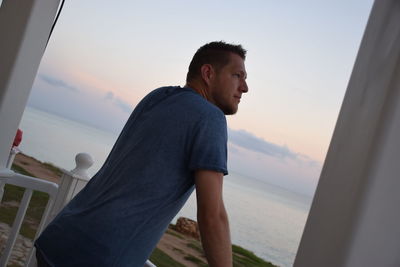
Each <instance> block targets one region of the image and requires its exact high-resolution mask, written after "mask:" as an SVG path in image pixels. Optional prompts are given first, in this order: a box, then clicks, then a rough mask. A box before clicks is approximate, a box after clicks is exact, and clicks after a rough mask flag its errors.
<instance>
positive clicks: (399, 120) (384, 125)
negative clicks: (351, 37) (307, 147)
mask: <svg viewBox="0 0 400 267" xmlns="http://www.w3.org/2000/svg"><path fill="white" fill-rule="evenodd" d="M399 136H400V1H398V0H385V1H381V0H379V1H376V2H375V4H374V6H373V9H372V11H371V15H370V18H369V21H368V24H367V28H366V30H365V33H364V37H363V40H362V43H361V46H360V50H359V54H358V56H357V60H356V63H355V66H354V69H353V73H352V75H351V78H350V82H349V85H348V89H347V92H346V95H345V99H344V102H343V105H342V108H341V111H340V114H339V118H338V121H337V124H336V128H335V131H334V134H333V138H332V141H331V144H330V147H329V151H328V155H327V158H326V160H325V163H324V167H323V170H322V173H321V177H320V181H319V184H318V187H317V191H316V194H315V197H314V200H313V204H312V207H311V211H310V215H309V218H308V220H307V224H306V227H305V231H304V233H303V237H302V240H301V243H300V247H299V250H298V253H297V256H296V260H295V264H294V266H295V267H302V266H304V267H314V266H315V267H320V266H324V267H330V266H332V267H341V266H348V267H368V266H400V253H399V251H400V212H399V208H398V205H399V203H400V193H399V191H400V139H399Z"/></svg>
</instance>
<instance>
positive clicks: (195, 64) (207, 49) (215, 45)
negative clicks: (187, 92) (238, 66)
mask: <svg viewBox="0 0 400 267" xmlns="http://www.w3.org/2000/svg"><path fill="white" fill-rule="evenodd" d="M231 53H234V54H236V55H238V56H240V57H241V58H242V59H243V60H245V59H246V50H245V49H243V47H242V46H241V45H234V44H228V43H225V42H223V41H219V42H211V43H208V44H205V45H203V46H202V47H200V48H199V49H198V50H197V51H196V53H195V54H194V56H193V58H192V61H191V62H190V65H189V70H188V73H187V75H186V82H190V81H193V79H195V78H197V77H200V69H201V66H203V65H204V64H211V65H212V66H213V67H214V68H215V69H216V70H220V69H221V68H223V67H224V66H225V65H227V64H228V63H229V58H230V54H231Z"/></svg>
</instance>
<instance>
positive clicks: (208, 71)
mask: <svg viewBox="0 0 400 267" xmlns="http://www.w3.org/2000/svg"><path fill="white" fill-rule="evenodd" d="M200 72H201V78H202V79H203V81H204V82H205V84H207V85H208V86H210V83H211V81H212V80H213V79H214V76H215V71H214V68H213V67H212V66H211V65H210V64H204V65H203V66H201V68H200Z"/></svg>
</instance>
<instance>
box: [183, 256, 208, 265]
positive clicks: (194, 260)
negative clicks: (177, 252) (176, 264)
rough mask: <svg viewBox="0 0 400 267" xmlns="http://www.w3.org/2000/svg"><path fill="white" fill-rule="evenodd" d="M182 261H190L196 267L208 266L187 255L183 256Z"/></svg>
mask: <svg viewBox="0 0 400 267" xmlns="http://www.w3.org/2000/svg"><path fill="white" fill-rule="evenodd" d="M184 259H185V260H188V261H191V262H193V263H195V264H197V266H200V267H206V266H208V265H207V264H206V263H204V261H202V260H200V259H199V258H196V257H195V256H193V255H187V256H185V258H184Z"/></svg>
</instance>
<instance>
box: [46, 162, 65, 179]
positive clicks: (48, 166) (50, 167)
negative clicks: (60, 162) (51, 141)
mask: <svg viewBox="0 0 400 267" xmlns="http://www.w3.org/2000/svg"><path fill="white" fill-rule="evenodd" d="M42 164H43V166H44V167H45V168H46V169H48V170H50V171H52V172H53V173H54V174H56V175H57V176H59V177H61V176H62V175H63V172H62V170H61V169H60V168H58V167H57V166H54V165H53V164H51V163H49V162H44V163H42Z"/></svg>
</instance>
